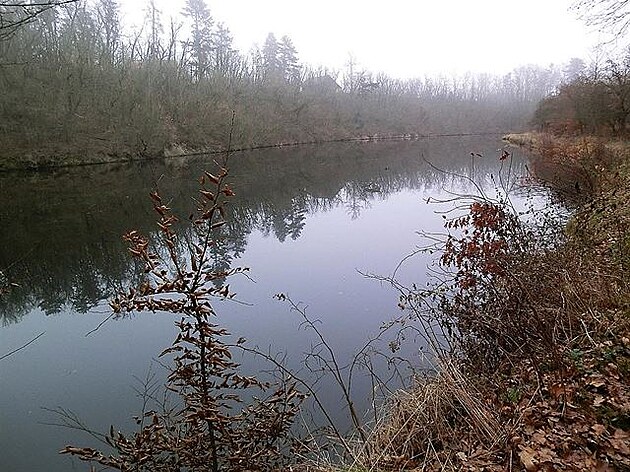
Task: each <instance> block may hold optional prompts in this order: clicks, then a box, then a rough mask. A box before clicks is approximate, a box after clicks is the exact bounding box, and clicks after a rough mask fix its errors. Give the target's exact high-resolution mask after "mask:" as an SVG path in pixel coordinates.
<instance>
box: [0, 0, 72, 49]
mask: <svg viewBox="0 0 630 472" xmlns="http://www.w3.org/2000/svg"><path fill="white" fill-rule="evenodd" d="M77 1H78V0H49V1H19V0H0V41H2V40H4V39H7V38H9V37H11V36H12V35H13V34H14V33H15V31H17V30H18V29H19V28H20V27H22V26H24V25H26V24H28V23H30V22H31V21H33V20H34V19H35V18H36V17H37V16H39V15H41V14H42V13H44V12H46V11H48V10H50V9H51V8H55V7H58V6H61V5H67V4H69V3H76V2H77Z"/></svg>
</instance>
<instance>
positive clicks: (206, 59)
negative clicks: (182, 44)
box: [183, 0, 214, 80]
mask: <svg viewBox="0 0 630 472" xmlns="http://www.w3.org/2000/svg"><path fill="white" fill-rule="evenodd" d="M183 14H184V16H185V17H187V18H188V19H189V20H190V22H191V28H192V31H191V39H190V41H189V43H188V46H189V47H190V51H191V54H192V60H191V66H192V75H193V77H194V78H196V79H197V80H200V79H201V78H202V77H203V76H204V75H205V74H206V73H207V70H208V67H209V65H210V55H211V53H212V25H213V22H214V21H213V19H212V15H211V14H210V9H209V8H208V6H207V5H206V2H205V1H204V0H186V6H185V7H184V11H183Z"/></svg>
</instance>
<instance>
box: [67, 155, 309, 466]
mask: <svg viewBox="0 0 630 472" xmlns="http://www.w3.org/2000/svg"><path fill="white" fill-rule="evenodd" d="M227 175H228V171H227V169H226V168H225V167H224V166H220V167H219V172H218V174H217V175H213V174H211V173H208V172H206V173H205V175H204V176H202V177H201V188H200V190H199V195H198V198H197V200H196V203H197V209H196V213H195V214H193V215H191V219H192V222H193V228H194V230H193V231H192V233H191V234H189V236H188V237H186V238H185V240H184V241H179V240H178V236H177V234H176V232H175V230H174V226H175V225H177V224H178V222H179V219H178V217H177V216H176V215H174V214H173V212H172V210H171V209H170V208H169V207H168V206H167V205H166V204H165V202H164V201H163V199H162V197H161V196H160V195H159V193H158V192H157V191H155V192H153V193H151V199H152V201H153V209H154V211H155V212H156V214H157V216H158V221H157V226H158V228H159V234H160V237H159V242H158V244H157V247H155V248H152V245H151V244H150V241H149V239H148V238H147V237H145V236H142V235H141V234H139V233H138V232H137V231H130V232H128V233H127V234H126V235H125V237H124V239H125V240H126V241H127V242H128V244H129V251H130V252H131V254H132V255H133V257H134V258H136V259H138V260H139V261H141V262H142V263H143V264H144V266H145V272H146V277H145V280H144V281H143V282H142V283H141V284H140V285H139V286H137V287H132V288H130V289H129V290H128V291H125V292H123V293H120V294H119V295H118V296H117V297H115V298H113V299H112V300H111V302H110V305H111V308H112V310H113V314H114V315H115V316H124V315H125V314H128V313H135V312H143V311H153V312H155V311H160V312H166V313H171V314H173V315H176V316H178V317H180V319H179V321H177V322H176V323H175V324H176V326H177V328H178V330H179V333H178V335H177V337H176V338H175V340H174V341H173V344H172V346H171V347H169V348H167V349H165V350H164V351H163V352H162V354H161V357H165V358H170V359H171V362H172V363H173V368H172V370H171V372H170V375H169V376H168V383H167V389H168V390H169V391H172V392H175V393H176V394H177V395H178V397H179V399H180V402H179V403H178V404H177V405H176V406H175V407H173V408H164V409H161V410H157V411H156V410H148V411H143V412H142V415H140V416H139V417H138V418H137V423H138V426H139V430H138V431H137V432H135V433H133V434H130V435H125V434H123V433H121V432H118V431H115V430H114V429H113V427H112V428H111V429H110V432H109V434H108V435H106V437H105V439H106V442H107V443H108V444H109V445H110V446H111V447H112V448H113V450H114V454H111V455H107V454H106V453H103V452H100V451H97V450H95V449H92V448H82V447H74V446H67V447H66V448H65V449H64V450H62V451H61V452H62V453H67V454H72V455H76V456H78V457H80V458H81V459H83V460H86V461H92V462H98V463H100V464H102V465H104V466H107V467H110V468H113V469H116V470H121V471H126V470H146V471H169V472H171V471H176V470H189V471H213V472H216V471H218V470H234V471H242V470H271V469H274V468H278V467H281V464H283V463H284V461H285V460H286V456H285V454H287V453H288V452H289V451H290V450H291V447H292V445H293V443H292V441H291V439H290V435H289V429H290V427H291V425H292V423H293V419H294V417H295V415H296V414H297V412H298V409H299V406H300V404H301V401H302V399H303V398H304V395H303V394H302V393H300V392H299V391H298V390H297V389H296V388H295V382H292V381H290V380H288V379H286V378H285V379H284V380H282V379H281V380H280V381H279V382H278V383H275V384H273V385H272V384H270V383H267V382H263V381H261V380H259V379H258V378H256V377H247V376H244V375H242V374H241V372H240V366H239V364H238V363H236V362H234V361H233V360H232V353H233V349H234V346H230V344H228V342H227V341H226V339H227V338H226V337H227V336H228V333H227V332H226V330H225V329H224V328H222V327H220V326H219V325H218V324H216V321H214V319H215V317H216V313H215V311H214V308H213V305H212V300H213V299H214V298H217V297H218V298H222V299H231V298H233V297H234V293H232V292H231V291H230V288H229V284H228V283H227V279H229V278H230V277H231V276H233V275H235V274H242V273H244V272H245V271H246V269H241V268H226V269H217V268H216V267H215V265H214V264H213V256H212V252H213V249H214V247H215V246H216V245H217V244H219V236H218V234H219V233H218V231H219V230H220V228H221V227H223V226H224V225H225V224H226V220H225V219H224V216H225V199H227V198H229V197H231V196H233V195H234V192H233V191H232V189H231V187H230V186H229V185H228V184H227V183H226V177H227ZM182 248H184V250H183V251H182ZM244 342H245V340H243V339H239V341H238V342H237V344H238V345H241V344H243V343H244ZM261 394H263V396H262V397H260V395H261ZM242 402H245V406H244V407H241V408H240V409H239V408H238V406H239V404H240V403H242Z"/></svg>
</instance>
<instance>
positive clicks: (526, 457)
mask: <svg viewBox="0 0 630 472" xmlns="http://www.w3.org/2000/svg"><path fill="white" fill-rule="evenodd" d="M518 457H519V458H520V459H521V462H522V463H523V465H524V466H525V469H526V470H527V471H528V472H533V471H536V470H538V467H536V463H535V462H534V451H533V450H532V449H530V448H529V447H527V448H525V449H523V450H522V451H521V452H519V453H518Z"/></svg>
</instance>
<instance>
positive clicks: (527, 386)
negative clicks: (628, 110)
mask: <svg viewBox="0 0 630 472" xmlns="http://www.w3.org/2000/svg"><path fill="white" fill-rule="evenodd" d="M507 140H508V141H509V142H511V143H513V144H517V145H520V146H527V147H529V148H530V149H531V150H532V153H533V155H534V157H533V160H532V161H533V165H534V168H535V170H536V171H537V172H539V174H538V176H539V177H540V178H543V179H544V180H545V181H546V183H547V185H550V186H551V187H552V190H553V191H555V192H557V194H558V195H559V196H560V197H562V198H564V197H565V196H572V197H574V198H572V200H571V203H572V204H574V205H575V206H576V207H575V210H574V212H573V214H572V217H571V218H570V220H569V222H568V223H567V224H566V226H565V227H564V228H558V227H557V224H556V227H555V228H553V227H550V226H549V225H548V224H539V225H536V226H534V227H532V226H530V225H525V224H524V223H522V222H520V220H519V218H518V215H516V214H512V213H511V212H510V210H509V206H507V205H506V204H504V203H501V202H498V203H497V202H490V201H483V200H481V201H477V202H475V203H472V204H471V205H470V212H469V213H467V214H465V215H463V216H459V217H456V218H454V219H452V220H449V221H448V222H447V224H446V226H447V228H448V229H449V231H451V233H452V235H451V236H450V237H449V239H448V240H447V242H446V244H445V247H444V251H445V252H444V255H443V256H442V259H441V265H442V266H443V267H445V268H449V269H451V271H450V274H451V278H450V279H446V278H444V279H443V280H442V282H443V284H442V287H443V286H444V285H445V284H448V285H449V287H450V289H451V290H450V293H451V294H450V295H439V294H438V293H437V292H436V291H435V290H434V291H433V292H430V291H422V292H420V291H418V290H410V291H408V292H407V293H406V294H404V296H403V297H402V299H401V300H402V303H403V304H404V305H405V306H406V308H407V310H408V311H409V312H410V316H409V319H411V320H414V319H415V320H417V321H421V320H427V319H431V320H434V321H437V322H438V324H439V326H440V328H442V329H443V330H444V331H445V332H447V333H450V334H449V336H448V339H449V348H448V349H446V350H445V351H442V352H440V353H439V355H438V366H437V369H436V371H437V374H435V375H432V376H427V377H424V378H422V379H419V380H418V382H417V385H416V386H415V387H414V388H413V389H410V390H408V391H404V392H399V393H398V394H396V395H394V396H393V397H392V398H391V399H390V403H389V406H388V408H387V413H386V414H385V415H384V418H383V419H382V422H381V423H380V424H379V425H377V427H376V428H375V431H374V433H373V435H372V439H371V441H370V442H369V444H368V445H367V446H366V447H364V448H363V449H362V450H361V452H360V453H358V454H357V458H355V463H356V464H360V467H359V468H357V469H356V470H364V469H365V470H471V471H472V470H488V471H495V470H496V471H503V470H527V471H542V470H602V471H604V470H606V471H613V470H630V446H629V444H630V382H629V381H630V290H629V289H630V206H629V205H628V204H627V202H628V199H629V198H630V162H629V160H628V156H629V153H628V146H627V143H622V142H614V143H613V142H609V141H603V140H598V139H592V138H575V139H564V138H563V139H560V138H555V137H552V136H549V135H539V134H527V135H510V136H508V137H507ZM458 227H459V228H466V229H467V230H468V232H467V233H466V232H463V233H462V232H456V231H453V228H458ZM429 296H433V297H434V298H433V299H434V300H437V301H438V303H437V304H433V307H434V308H432V309H431V310H428V311H427V309H426V308H425V306H424V304H423V303H422V301H424V300H427V297H429ZM436 305H437V307H436ZM352 470H355V469H352Z"/></svg>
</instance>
